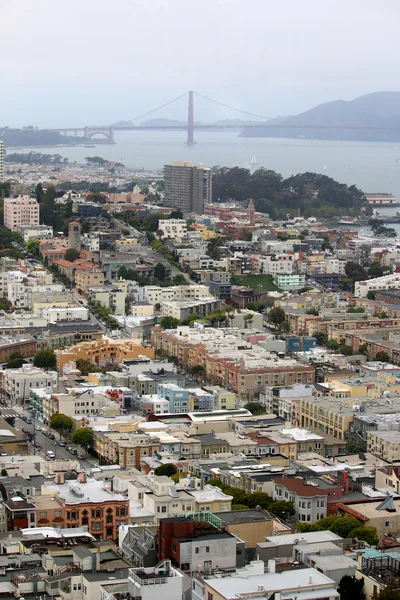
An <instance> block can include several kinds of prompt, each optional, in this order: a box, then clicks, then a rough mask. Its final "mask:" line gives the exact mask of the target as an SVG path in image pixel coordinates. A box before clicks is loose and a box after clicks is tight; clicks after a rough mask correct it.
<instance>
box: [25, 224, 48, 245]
mask: <svg viewBox="0 0 400 600" xmlns="http://www.w3.org/2000/svg"><path fill="white" fill-rule="evenodd" d="M17 231H18V233H20V234H21V235H22V237H23V239H24V242H29V240H49V239H51V238H52V237H53V228H52V227H51V225H19V227H18V228H17Z"/></svg>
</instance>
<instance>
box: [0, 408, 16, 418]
mask: <svg viewBox="0 0 400 600" xmlns="http://www.w3.org/2000/svg"><path fill="white" fill-rule="evenodd" d="M0 416H1V417H3V418H5V417H13V418H14V419H17V418H18V417H19V416H20V415H19V414H18V413H17V412H15V410H14V409H12V408H5V407H4V406H1V407H0Z"/></svg>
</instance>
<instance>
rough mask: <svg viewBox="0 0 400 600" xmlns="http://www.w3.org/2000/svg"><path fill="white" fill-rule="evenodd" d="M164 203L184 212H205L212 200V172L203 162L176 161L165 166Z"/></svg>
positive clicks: (200, 213)
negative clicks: (197, 163) (197, 164)
mask: <svg viewBox="0 0 400 600" xmlns="http://www.w3.org/2000/svg"><path fill="white" fill-rule="evenodd" d="M164 184H165V185H164V204H165V206H172V207H173V208H177V209H179V210H181V211H182V212H183V213H190V212H195V213H197V214H199V215H202V214H203V213H204V205H205V204H209V203H210V202H211V200H212V174H211V169H208V168H207V167H206V166H205V165H203V164H202V163H200V164H199V166H198V167H196V166H194V165H193V163H192V162H180V161H174V162H173V163H172V165H165V166H164Z"/></svg>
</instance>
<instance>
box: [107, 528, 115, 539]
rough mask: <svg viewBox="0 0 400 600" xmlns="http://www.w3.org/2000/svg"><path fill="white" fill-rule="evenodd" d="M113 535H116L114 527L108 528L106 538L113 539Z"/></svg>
mask: <svg viewBox="0 0 400 600" xmlns="http://www.w3.org/2000/svg"><path fill="white" fill-rule="evenodd" d="M113 534H114V530H113V528H112V527H107V528H106V536H107V537H112V536H113Z"/></svg>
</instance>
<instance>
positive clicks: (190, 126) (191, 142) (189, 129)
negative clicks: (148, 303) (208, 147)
mask: <svg viewBox="0 0 400 600" xmlns="http://www.w3.org/2000/svg"><path fill="white" fill-rule="evenodd" d="M193 130H194V114H193V90H190V91H189V109H188V124H187V142H186V144H187V145H188V146H193V145H194V143H195V141H194V138H193Z"/></svg>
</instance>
